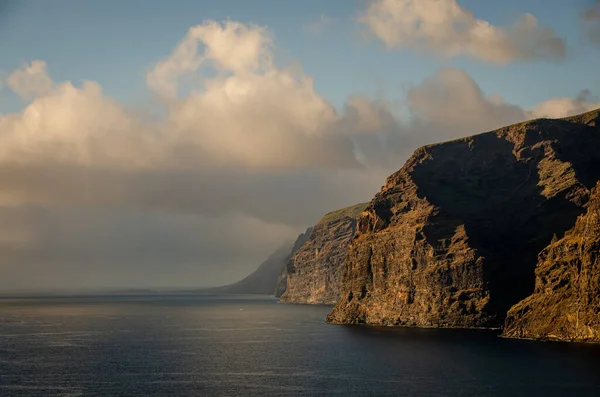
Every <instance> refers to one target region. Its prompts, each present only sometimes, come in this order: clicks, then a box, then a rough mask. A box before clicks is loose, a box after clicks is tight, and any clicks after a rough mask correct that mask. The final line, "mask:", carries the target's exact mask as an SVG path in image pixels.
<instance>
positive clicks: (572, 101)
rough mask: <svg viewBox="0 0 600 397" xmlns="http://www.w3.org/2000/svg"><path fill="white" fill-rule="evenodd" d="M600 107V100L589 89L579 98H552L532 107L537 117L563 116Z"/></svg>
mask: <svg viewBox="0 0 600 397" xmlns="http://www.w3.org/2000/svg"><path fill="white" fill-rule="evenodd" d="M598 108H600V101H598V100H597V99H596V100H594V98H592V97H591V93H590V91H589V90H583V91H582V92H581V93H580V94H579V95H578V96H577V98H552V99H549V100H547V101H544V102H542V103H540V104H538V105H536V106H535V107H534V108H533V109H531V115H532V116H533V117H536V118H551V119H553V118H562V117H567V116H572V115H574V114H579V113H585V112H589V111H590V110H594V109H598Z"/></svg>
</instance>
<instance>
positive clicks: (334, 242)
mask: <svg viewBox="0 0 600 397" xmlns="http://www.w3.org/2000/svg"><path fill="white" fill-rule="evenodd" d="M366 206H367V203H363V204H358V205H355V206H353V207H348V208H344V209H341V210H338V211H334V212H330V213H329V214H327V215H325V216H324V217H323V218H322V219H321V220H320V221H319V222H318V223H317V224H316V225H315V226H314V227H313V229H312V231H311V233H310V235H309V237H308V240H307V241H306V243H305V244H304V245H302V247H301V248H300V249H299V250H298V251H297V252H296V253H295V254H294V255H293V256H292V258H291V259H290V261H289V262H288V265H287V268H286V272H287V286H286V290H285V293H283V294H282V295H281V302H284V303H312V304H317V303H323V304H333V303H335V302H336V301H337V300H338V298H339V296H340V295H339V293H340V289H341V279H342V264H343V262H344V256H345V253H346V249H347V247H348V244H349V243H350V240H351V239H352V237H353V236H354V232H355V229H356V219H357V218H358V216H359V215H360V213H361V212H362V211H363V210H364V209H365V208H366Z"/></svg>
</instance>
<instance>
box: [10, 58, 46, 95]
mask: <svg viewBox="0 0 600 397" xmlns="http://www.w3.org/2000/svg"><path fill="white" fill-rule="evenodd" d="M6 83H7V84H8V86H9V87H10V88H11V89H12V90H13V91H14V92H15V93H16V94H18V95H19V96H20V97H21V98H23V99H33V98H36V97H40V96H43V95H48V94H50V93H51V92H52V90H53V89H54V83H53V82H52V80H51V79H50V77H49V76H48V74H47V73H46V62H44V61H39V60H36V61H33V62H31V64H30V65H25V67H24V68H23V69H18V70H15V71H14V72H13V73H11V74H10V76H8V78H7V79H6Z"/></svg>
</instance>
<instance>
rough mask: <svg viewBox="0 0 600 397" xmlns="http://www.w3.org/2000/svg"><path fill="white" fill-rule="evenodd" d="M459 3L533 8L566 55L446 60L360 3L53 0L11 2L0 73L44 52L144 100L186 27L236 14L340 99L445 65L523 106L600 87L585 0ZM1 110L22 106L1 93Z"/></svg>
mask: <svg viewBox="0 0 600 397" xmlns="http://www.w3.org/2000/svg"><path fill="white" fill-rule="evenodd" d="M459 3H460V5H461V6H463V7H464V8H466V9H468V10H470V11H472V12H473V13H474V15H475V16H476V17H478V18H481V19H485V20H487V21H489V22H490V23H492V24H498V25H510V24H511V23H513V21H514V20H515V18H516V17H517V16H518V15H519V14H522V13H526V12H529V13H532V14H534V15H535V16H536V17H537V18H538V19H539V23H540V25H541V26H546V27H551V28H553V29H554V30H555V31H556V33H557V35H558V36H559V37H561V38H564V40H565V41H566V42H567V44H568V54H567V58H566V60H564V61H562V62H545V61H537V62H515V63H513V64H510V65H508V66H498V65H490V64H486V63H484V62H481V61H477V60H473V59H467V58H465V57H459V58H455V59H451V60H445V59H440V58H439V57H436V56H432V55H427V54H415V53H412V52H411V51H409V50H405V49H398V50H388V49H386V48H385V47H384V46H383V45H382V44H381V43H379V42H377V40H374V39H367V38H365V37H364V36H363V35H361V30H364V28H363V27H361V26H360V25H359V24H358V23H356V17H357V15H358V14H359V11H360V7H361V6H362V4H363V1H347V0H330V1H316V0H305V1H298V2H294V1H279V0H255V1H246V0H223V1H202V0H200V1H193V0H175V1H169V2H165V1H161V0H130V1H114V0H108V1H78V0H56V1H52V2H48V1H32V2H14V4H12V5H11V4H10V3H9V6H8V7H7V8H6V10H5V11H4V16H3V17H2V20H1V21H0V22H1V24H0V48H1V49H2V53H1V55H0V70H1V71H3V72H4V73H8V72H10V71H11V70H13V69H15V68H17V67H19V66H21V64H22V63H23V62H25V61H31V60H33V59H42V60H45V61H46V62H47V63H48V69H49V73H50V74H51V76H52V77H53V78H54V79H55V80H57V81H63V80H71V81H74V82H77V81H79V80H84V79H87V80H95V81H98V82H99V83H100V84H101V85H102V86H103V88H104V91H105V92H106V93H107V94H108V95H110V96H113V97H115V98H117V99H119V100H122V101H125V102H131V103H133V102H136V101H138V102H139V101H142V100H143V98H145V97H146V94H147V93H146V89H145V84H144V78H145V71H146V70H148V68H149V67H150V66H151V65H152V64H153V63H155V62H156V61H157V60H159V59H161V58H163V57H165V56H167V55H168V54H169V53H170V51H171V50H172V49H173V48H174V46H175V45H176V43H177V42H178V41H179V40H180V39H181V37H182V36H183V35H184V34H185V32H186V30H187V29H188V28H189V27H191V26H193V25H196V24H199V23H201V22H202V21H203V20H206V19H215V20H225V19H228V18H229V19H232V20H237V21H240V22H244V23H254V24H258V25H264V26H267V27H268V28H269V29H270V30H271V32H272V33H273V35H274V39H275V54H276V59H277V61H278V63H280V64H287V63H290V62H292V61H298V62H300V64H301V65H302V67H303V68H304V71H305V73H307V74H308V75H311V76H313V77H314V78H315V86H316V88H317V91H318V92H320V93H321V95H323V96H324V97H326V98H328V99H329V100H331V101H332V102H333V103H335V104H336V105H338V106H339V105H340V104H342V103H343V101H344V100H345V98H346V97H347V96H348V94H350V93H357V92H358V93H377V92H380V91H383V92H385V93H386V95H388V96H390V97H391V98H402V96H403V95H402V90H403V87H404V86H405V85H406V84H415V83H418V82H420V81H421V80H423V79H424V78H425V77H426V76H428V75H431V74H432V72H433V71H435V70H436V69H438V68H440V67H443V66H456V67H459V68H462V69H464V70H465V71H467V72H468V73H469V74H470V75H471V76H472V77H473V78H474V79H475V81H477V83H478V84H479V85H480V86H481V87H482V89H483V90H484V91H485V92H486V93H488V94H492V93H499V94H501V95H502V96H503V97H504V98H505V100H506V101H508V102H510V103H516V104H519V105H521V106H524V107H529V106H533V105H534V104H536V103H539V102H541V101H543V100H545V99H548V98H550V97H559V96H575V95H577V93H578V92H579V91H580V90H582V89H590V90H592V91H593V92H597V91H598V90H599V88H600V74H598V73H597V72H596V68H597V65H599V64H600V51H599V50H598V49H597V48H594V47H592V46H590V45H589V44H587V43H586V41H585V38H584V36H583V33H582V29H581V23H580V18H579V17H580V13H581V10H582V9H583V8H584V7H585V6H586V5H589V4H590V3H591V2H590V1H589V0H568V1H567V0H550V1H547V0H546V1H543V0H524V1H515V0H508V1H503V2H489V1H485V2H482V1H474V0H461V1H460V2H459ZM321 15H325V16H326V17H328V18H331V20H332V22H331V24H330V26H328V27H327V29H325V30H324V31H323V32H321V33H320V34H318V35H315V34H311V33H309V32H307V31H306V29H304V27H305V26H306V25H308V24H311V23H313V22H315V21H317V20H318V18H319V17H320V16H321ZM4 97H5V98H4V100H3V101H2V102H1V106H2V109H3V110H4V111H14V110H17V109H18V108H20V107H21V106H22V105H23V104H22V102H20V101H18V100H17V99H16V97H15V96H12V95H11V94H10V93H6V92H5V93H4Z"/></svg>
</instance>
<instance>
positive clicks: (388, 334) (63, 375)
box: [0, 295, 600, 397]
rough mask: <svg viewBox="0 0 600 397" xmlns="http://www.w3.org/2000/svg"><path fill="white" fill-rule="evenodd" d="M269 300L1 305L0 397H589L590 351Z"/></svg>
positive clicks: (30, 300) (595, 348)
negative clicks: (351, 318) (355, 317)
mask: <svg viewBox="0 0 600 397" xmlns="http://www.w3.org/2000/svg"><path fill="white" fill-rule="evenodd" d="M329 310H331V307H329V306H310V305H285V304H280V303H278V301H277V300H276V299H275V298H272V297H268V296H220V297H219V296H192V295H110V296H107V295H102V296H69V297H56V296H55V297H18V298H14V297H13V298H4V299H0V396H2V397H4V396H464V397H467V396H509V397H515V396H561V397H562V396H564V397H571V396H595V397H597V396H600V346H599V345H591V344H578V343H558V342H552V343H543V342H534V341H523V340H512V339H503V338H500V337H499V336H498V333H497V331H482V330H448V329H415V328H377V327H369V326H342V325H330V324H326V323H325V322H324V319H325V316H326V314H327V313H328V312H329Z"/></svg>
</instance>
